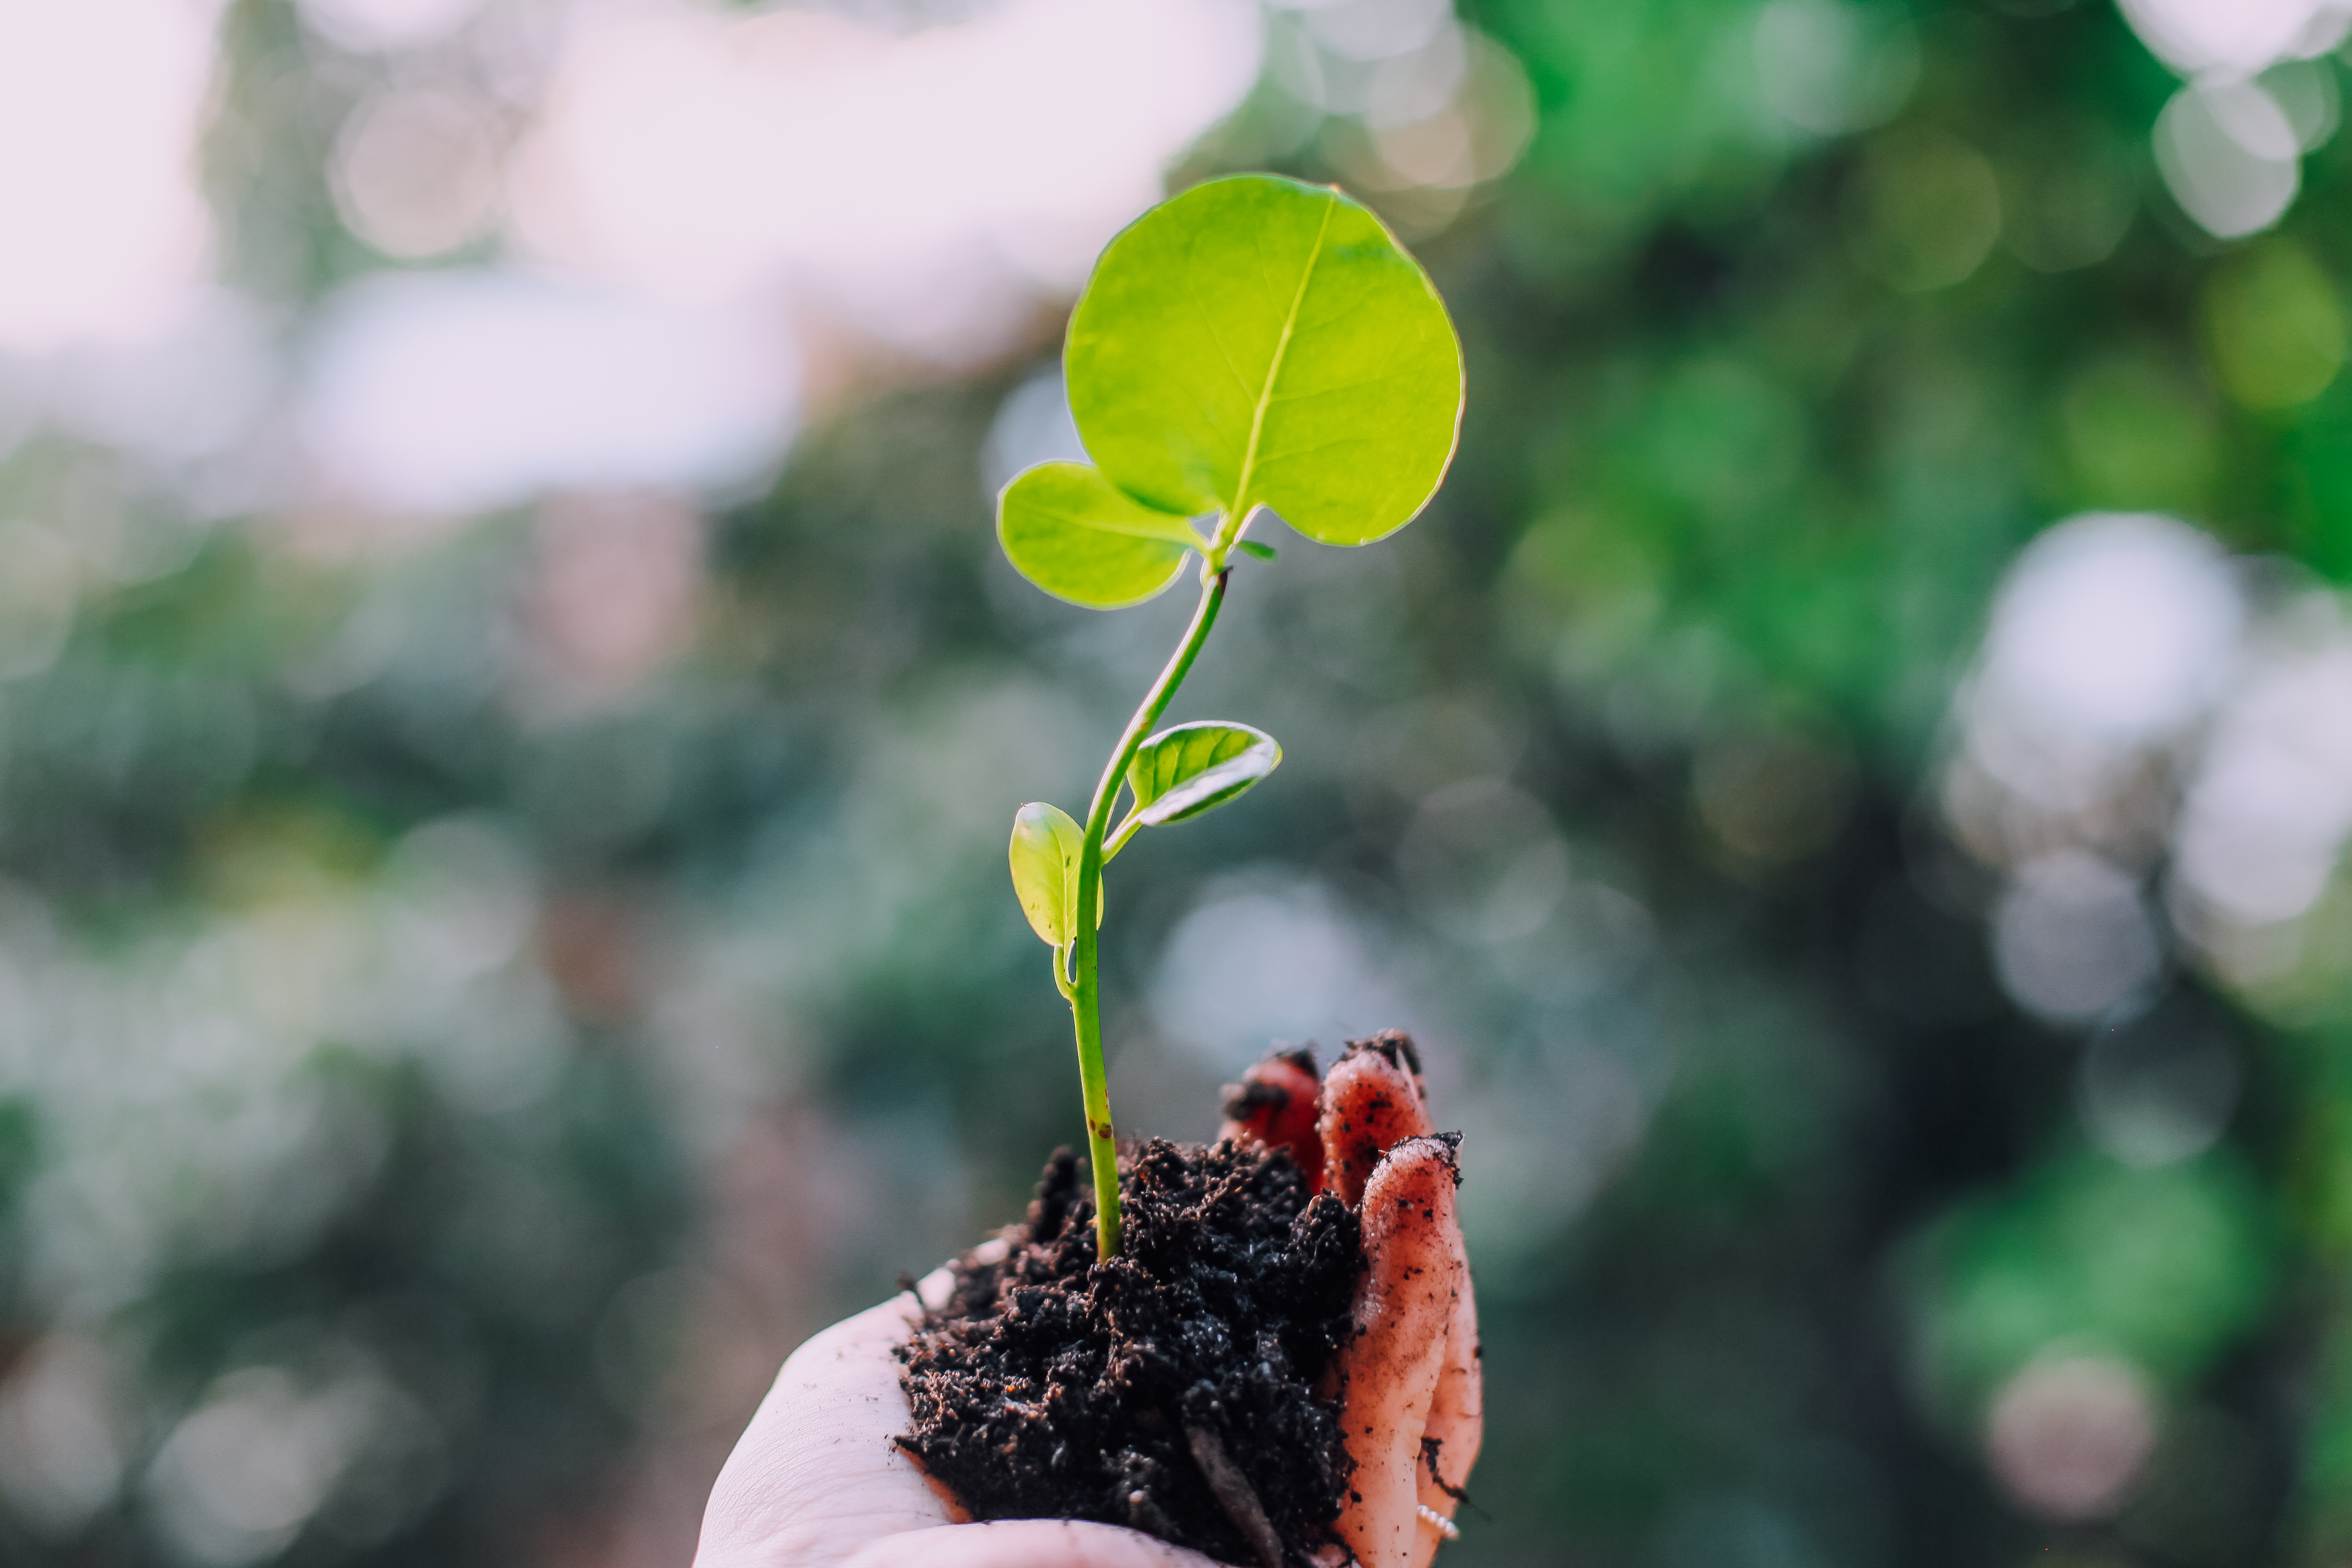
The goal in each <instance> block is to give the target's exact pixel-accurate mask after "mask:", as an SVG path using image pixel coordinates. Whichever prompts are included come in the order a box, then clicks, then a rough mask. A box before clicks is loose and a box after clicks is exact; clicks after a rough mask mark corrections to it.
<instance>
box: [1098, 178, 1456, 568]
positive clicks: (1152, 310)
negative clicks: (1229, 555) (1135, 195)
mask: <svg viewBox="0 0 2352 1568" xmlns="http://www.w3.org/2000/svg"><path fill="white" fill-rule="evenodd" d="M1065 365H1066V374H1067V380H1068V384H1069V393H1070V412H1071V414H1072V415H1073V416H1075V417H1076V421H1077V426H1078V433H1079V435H1080V436H1081V437H1084V438H1085V441H1086V444H1087V451H1088V452H1089V453H1090V454H1092V456H1093V458H1094V459H1095V461H1096V462H1097V463H1098V464H1100V465H1101V467H1102V471H1103V473H1104V475H1105V476H1106V477H1107V478H1108V479H1109V480H1110V482H1111V483H1113V484H1115V485H1116V486H1118V488H1119V489H1122V490H1125V491H1127V492H1128V493H1129V494H1130V495H1132V496H1134V497H1136V498H1137V499H1138V500H1141V501H1143V502H1145V503H1147V504H1149V505H1150V506H1153V507H1157V508H1159V509H1160V510H1162V511H1167V512H1179V513H1183V514H1185V515H1188V516H1189V515H1194V514H1198V513H1201V512H1205V511H1212V510H1223V511H1227V512H1237V513H1243V514H1246V513H1247V511H1248V510H1250V509H1251V508H1253V507H1255V506H1258V505H1260V504H1263V505H1265V506H1267V507H1271V508H1272V509H1273V510H1275V511H1276V513H1277V514H1279V515H1280V516H1281V518H1282V520H1283V521H1285V522H1286V523H1288V524H1289V525H1290V526H1291V527H1293V528H1295V529H1297V531H1299V532H1301V533H1304V534H1306V535H1307V537H1308V538H1310V539H1316V540H1319V541H1321V542H1324V543H1326V544H1363V543H1367V542H1370V541H1371V540H1375V539H1378V538H1381V536H1382V535H1384V534H1388V533H1391V532H1393V531H1396V530H1397V529H1399V528H1402V527H1403V526H1404V525H1405V524H1406V523H1408V522H1410V521H1412V519H1413V517H1414V515H1415V514H1416V513H1418V512H1419V511H1420V510H1421V509H1422V508H1423V506H1424V505H1426V504H1427V503H1428V500H1429V498H1430V497H1431V496H1432V495H1433V494H1434V493H1435V492H1436V489H1437V485H1438V481H1439V480H1440V479H1443V478H1444V474H1445V468H1446V465H1447V464H1448V463H1449V462H1451V461H1452V460H1453V457H1454V439H1455V436H1456V433H1457V430H1458V427H1459V426H1460V423H1461V414H1462V349H1461V345H1460V343H1459V342H1457V340H1456V339H1455V337H1454V324H1453V322H1452V321H1450V320H1449V319H1448V318H1447V316H1446V313H1445V307H1444V303H1443V302H1442V301H1441V300H1439V299H1438V297H1437V290H1436V289H1435V288H1434V287H1433V285H1432V284H1431V283H1430V280H1429V277H1428V275H1427V274H1426V273H1424V272H1423V271H1422V269H1421V267H1420V265H1419V264H1418V263H1417V262H1415V261H1414V260H1413V259H1412V257H1410V256H1408V255H1406V254H1405V253H1404V251H1403V249H1402V247H1399V246H1398V244H1397V242H1396V241H1395V239H1394V238H1393V237H1391V235H1390V234H1389V232H1388V230H1387V229H1385V228H1384V227H1382V226H1381V222H1380V220H1379V219H1378V218H1376V217H1374V216H1372V215H1371V214H1370V212H1368V211H1366V210H1365V209H1364V208H1363V207H1362V206H1360V205H1358V204H1357V203H1355V202H1353V201H1351V200H1349V198H1348V197H1346V196H1344V195H1340V194H1339V193H1338V192H1337V191H1333V190H1329V189H1327V188H1325V187H1323V186H1319V185H1307V184H1299V183H1298V182H1297V181H1295V180H1285V179H1276V178H1274V177H1272V176H1270V175H1264V174H1244V175H1238V176H1235V177H1234V178H1231V179H1223V180H1213V181H1211V182H1209V183H1208V184H1202V185H1196V186H1194V187H1193V188H1192V190H1189V191H1187V192H1185V193H1184V194H1183V195H1180V196H1178V197H1176V198H1174V199H1173V200H1171V201H1169V202H1165V203H1162V204H1161V205H1159V206H1157V207H1154V208H1153V209H1152V210H1151V211H1150V212H1148V213H1146V214H1145V215H1144V216H1142V217H1140V218H1139V219H1138V220H1137V221H1136V222H1135V223H1134V224H1133V225H1132V226H1129V228H1128V229H1127V230H1126V231H1125V232H1124V233H1122V234H1120V235H1119V236H1118V238H1116V239H1114V240H1112V241H1111V243H1110V246H1109V247H1108V249H1106V250H1105V251H1104V252H1103V255H1102V258H1101V259H1100V260H1099V261H1098V262H1097V263H1096V266H1095V272H1094V277H1093V278H1092V279H1091V280H1089V281H1088V283H1087V291H1086V294H1085V296H1084V297H1083V298H1081V299H1080V300H1079V301H1078V305H1077V309H1076V312H1075V313H1074V314H1073V315H1072V316H1071V319H1070V331H1069V341H1068V347H1067V350H1066V355H1065Z"/></svg>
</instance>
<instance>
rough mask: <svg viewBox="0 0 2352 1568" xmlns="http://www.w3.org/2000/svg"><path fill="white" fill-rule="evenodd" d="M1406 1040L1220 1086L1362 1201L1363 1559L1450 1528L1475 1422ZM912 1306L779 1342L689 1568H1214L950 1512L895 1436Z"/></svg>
mask: <svg viewBox="0 0 2352 1568" xmlns="http://www.w3.org/2000/svg"><path fill="white" fill-rule="evenodd" d="M1396 1038H1398V1039H1401V1037H1396ZM1410 1050H1411V1047H1410V1046H1405V1047H1403V1049H1402V1052H1400V1051H1399V1050H1398V1049H1397V1048H1396V1047H1395V1046H1394V1045H1392V1044H1389V1043H1388V1041H1387V1040H1385V1039H1384V1041H1383V1043H1382V1045H1381V1047H1373V1048H1369V1049H1364V1050H1359V1051H1353V1052H1351V1053H1350V1055H1349V1057H1348V1058H1345V1059H1343V1060H1342V1061H1341V1062H1340V1063H1339V1064H1338V1065H1337V1066H1336V1067H1335V1068H1333V1069H1332V1072H1331V1075H1330V1079H1329V1081H1328V1085H1324V1086H1318V1085H1316V1083H1315V1081H1314V1079H1313V1077H1312V1075H1311V1074H1310V1073H1307V1071H1306V1069H1305V1068H1303V1067H1302V1066H1300V1065H1299V1064H1298V1063H1297V1062H1296V1061H1287V1062H1286V1060H1285V1058H1273V1059H1271V1060H1270V1061H1268V1062H1266V1063H1262V1064H1260V1066H1259V1067H1258V1068H1253V1069H1252V1072H1251V1074H1250V1075H1249V1077H1248V1079H1245V1080H1244V1090H1243V1092H1242V1094H1241V1095H1239V1096H1237V1097H1236V1099H1235V1101H1234V1110H1236V1111H1237V1112H1238V1113H1239V1114H1240V1115H1241V1118H1242V1119H1241V1120H1238V1121H1231V1122H1228V1123H1227V1126H1226V1128H1225V1132H1226V1134H1227V1135H1229V1136H1235V1137H1239V1138H1242V1139H1244V1140H1246V1141H1251V1142H1262V1143H1267V1144H1270V1145H1277V1146H1281V1147H1286V1148H1289V1149H1290V1150H1291V1151H1292V1153H1293V1156H1294V1158H1296V1159H1297V1160H1298V1163H1299V1164H1300V1165H1301V1167H1302V1169H1307V1170H1309V1171H1310V1172H1311V1173H1316V1174H1318V1176H1325V1175H1328V1179H1329V1181H1330V1184H1331V1190H1332V1191H1334V1192H1335V1193H1337V1194H1339V1196H1341V1197H1343V1198H1345V1199H1347V1200H1348V1201H1349V1202H1350V1203H1351V1204H1360V1205H1361V1214H1362V1216H1363V1237H1364V1248H1365V1253H1366V1257H1367V1261H1368V1265H1369V1266H1368V1267H1367V1268H1366V1270H1365V1272H1364V1275H1363V1277H1362V1279H1361V1280H1360V1282H1359V1284H1358V1288H1357V1292H1356V1322H1357V1325H1358V1328H1359V1333H1358V1335H1357V1337H1356V1339H1355V1340H1354V1341H1353V1342H1351V1343H1350V1344H1349V1346H1348V1348H1347V1349H1346V1350H1345V1351H1344V1352H1341V1356H1340V1366H1341V1369H1342V1372H1343V1373H1344V1378H1343V1383H1342V1384H1341V1387H1342V1388H1343V1389H1344V1393H1343V1394H1341V1388H1334V1389H1332V1390H1330V1391H1329V1392H1331V1393H1334V1394H1341V1396H1342V1397H1343V1400H1344V1404H1343V1418H1344V1420H1345V1423H1346V1426H1345V1429H1346V1432H1347V1434H1348V1446H1349V1453H1350V1455H1351V1456H1352V1457H1353V1458H1355V1460H1356V1463H1357V1470H1356V1475H1355V1478H1354V1480H1353V1482H1352V1483H1351V1485H1352V1490H1353V1493H1354V1499H1353V1500H1351V1501H1350V1502H1349V1505H1348V1507H1347V1509H1346V1510H1345V1511H1344V1512H1343V1513H1342V1515H1341V1517H1340V1519H1339V1523H1338V1526H1337V1530H1338V1533H1339V1539H1340V1540H1341V1541H1342V1542H1344V1543H1345V1544H1346V1546H1347V1548H1348V1550H1349V1552H1353V1554H1354V1555H1355V1557H1356V1558H1357V1560H1358V1561H1359V1562H1360V1563H1362V1564H1363V1565H1364V1568H1425V1565H1426V1564H1427V1563H1428V1562H1429V1560H1430V1558H1431V1557H1432V1556H1433V1554H1434V1552H1435V1551H1436V1549H1437V1546H1438V1544H1439V1542H1440V1540H1441V1538H1442V1535H1443V1534H1444V1533H1449V1532H1450V1520H1451V1517H1452V1514H1453V1511H1454V1495H1455V1493H1456V1492H1458V1489H1459V1488H1460V1486H1461V1483H1462V1481H1463V1479H1465V1477H1466V1476H1467V1475H1468V1473H1469V1469H1470V1465H1471V1462H1472V1460H1474V1459H1475V1458H1476V1456H1477V1448H1478V1438H1479V1429H1480V1415H1479V1409H1480V1405H1479V1384H1478V1366H1477V1346H1476V1333H1477V1327H1476V1311H1475V1306H1474V1305H1473V1303H1472V1301H1471V1298H1470V1288H1469V1272H1468V1268H1467V1266H1466V1263H1465V1258H1464V1253H1463V1248H1462V1238H1461V1231H1460V1227H1459V1226H1458V1225H1457V1224H1456V1222H1455V1218H1454V1157H1453V1150H1452V1148H1451V1147H1450V1146H1449V1145H1448V1144H1446V1143H1444V1142H1442V1141H1440V1140H1437V1139H1434V1138H1432V1137H1430V1136H1429V1135H1428V1133H1429V1119H1428V1114H1427V1110H1426V1106H1425V1100H1424V1098H1423V1093H1422V1089H1421V1086H1420V1084H1419V1082H1418V1074H1417V1073H1413V1072H1412V1071H1411V1070H1409V1068H1410V1064H1411V1057H1410ZM990 1245H991V1246H1000V1245H1001V1244H999V1243H991V1244H990ZM949 1289H950V1275H949V1272H948V1270H946V1269H944V1268H941V1269H939V1270H937V1271H935V1272H934V1273H932V1274H931V1275H930V1276H929V1278H928V1279H924V1280H923V1281H922V1282H921V1283H920V1284H919V1286H918V1287H917V1290H918V1292H919V1295H920V1297H921V1300H922V1301H923V1303H924V1304H925V1305H928V1306H932V1307H937V1306H939V1305H940V1304H943V1303H944V1302H945V1300H947V1296H948V1291H949ZM920 1317H921V1308H920V1307H919V1306H918V1305H917V1304H916V1302H915V1301H914V1300H909V1299H908V1297H906V1296H903V1295H902V1296H899V1297H898V1298H895V1299H894V1300H889V1301H886V1302H884V1303H883V1304H882V1305H880V1306H878V1307H874V1308H871V1309H869V1310H866V1311H864V1312H860V1313H858V1314H857V1315H856V1317H853V1318H848V1319H845V1320H844V1321H841V1322H839V1323H836V1324H835V1325H834V1326H833V1327H832V1328H830V1329H827V1330H825V1331H824V1332H823V1333H820V1334H818V1335H817V1336H816V1337H815V1338H814V1339H812V1340H810V1341H809V1342H807V1343H805V1344H803V1346H801V1348H800V1349H799V1350H797V1351H795V1352H793V1355H792V1358H791V1359H790V1360H789V1361H787V1362H786V1363H784V1367H783V1370H782V1372H781V1373H778V1374H777V1377H776V1381H775V1384H774V1385H773V1386H772V1387H771V1388H770V1390H769V1392H768V1395H767V1397H766V1399H764V1400H763V1401H762V1402H761V1405H760V1409H759V1411H758V1413H757V1414H756V1415H753V1416H752V1418H751V1426H750V1427H749V1428H748V1429H747V1430H746V1431H745V1432H744V1434H743V1436H742V1438H741V1440H740V1442H738V1443H737V1445H736V1447H735V1451H734V1453H733V1454H732V1455H731V1456H730V1457H729V1458H728V1461H727V1465H726V1468H724V1469H723V1470H722V1471H721V1472H720V1473H719V1481H718V1484H717V1485H716V1486H715V1487H714V1488H713V1489H712V1491H711V1497H710V1504H709V1511H708V1512H707V1513H706V1514H705V1516H704V1519H703V1526H702V1540H701V1544H700V1547H699V1549H698V1552H697V1554H696V1557H695V1568H1213V1565H1212V1564H1211V1563H1210V1560H1209V1559H1207V1558H1205V1557H1202V1556H1201V1555H1200V1554H1199V1553H1197V1552H1187V1551H1184V1550H1182V1549H1181V1548H1179V1547H1175V1546H1171V1545H1169V1544H1168V1543H1167V1542H1162V1541H1160V1540H1158V1539H1157V1538H1155V1537H1152V1536H1150V1535H1145V1534H1143V1533H1141V1532H1139V1531H1132V1530H1127V1529H1123V1528H1120V1527H1118V1526H1115V1525H1108V1524H1095V1523H1090V1522H1087V1521H1072V1520H1005V1521H993V1522H989V1523H971V1522H966V1521H965V1516H964V1514H963V1512H962V1510H961V1509H960V1508H958V1507H957V1506H956V1505H955V1503H954V1502H953V1500H951V1499H950V1498H949V1497H947V1496H946V1495H945V1494H944V1492H943V1491H942V1490H941V1489H939V1488H937V1487H936V1486H934V1485H933V1484H932V1483H931V1482H930V1481H929V1479H927V1478H926V1477H925V1476H924V1474H923V1472H922V1470H921V1469H920V1468H919V1467H918V1466H917V1465H916V1464H915V1463H914V1461H913V1460H912V1459H910V1458H908V1456H907V1455H906V1453H905V1452H904V1451H903V1450H902V1449H900V1448H899V1447H898V1445H897V1443H896V1442H895V1441H893V1439H895V1438H897V1437H898V1436H899V1435H901V1434H902V1433H904V1432H905V1431H906V1430H907V1429H908V1407H907V1400H906V1395H905V1394H904V1393H902V1392H901V1390H900V1388H899V1384H898V1374H899V1370H900V1369H899V1365H898V1361H897V1359H896V1356H895V1354H894V1352H895V1351H896V1349H897V1347H898V1345H900V1344H901V1343H903V1342H905V1341H906V1340H907V1338H908V1335H909V1334H910V1333H912V1332H913V1331H914V1329H915V1327H916V1325H917V1323H918V1322H919V1320H920ZM1424 1509H1425V1510H1428V1512H1429V1513H1430V1514H1433V1515H1435V1516H1437V1518H1438V1519H1441V1520H1444V1521H1449V1522H1448V1524H1446V1525H1440V1524H1438V1523H1436V1522H1433V1521H1432V1520H1431V1519H1430V1518H1429V1517H1427V1516H1426V1515H1424V1513H1423V1511H1422V1510H1424ZM1328 1556H1329V1557H1330V1559H1331V1560H1332V1562H1333V1563H1338V1562H1339V1561H1342V1560H1343V1559H1342V1558H1341V1555H1340V1553H1339V1552H1338V1551H1337V1550H1336V1549H1332V1550H1330V1551H1329V1552H1328Z"/></svg>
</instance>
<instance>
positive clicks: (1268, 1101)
mask: <svg viewBox="0 0 2352 1568" xmlns="http://www.w3.org/2000/svg"><path fill="white" fill-rule="evenodd" d="M1322 1089H1323V1086H1322V1084H1321V1083H1320V1082H1319V1081H1318V1079H1316V1076H1315V1053H1314V1052H1312V1051H1276V1052H1275V1053H1274V1054H1273V1055H1271V1056H1269V1057H1267V1058H1265V1060H1264V1061H1261V1062H1257V1063H1255V1064H1254V1065H1253V1066H1252V1067H1251V1068H1250V1069H1249V1070H1248V1071H1247V1072H1245V1073H1244V1074H1242V1080H1241V1082H1239V1083H1237V1084H1228V1085H1227V1086H1226V1087H1225V1094H1224V1112H1225V1121H1224V1125H1223V1126H1222V1127H1220V1128H1218V1129H1217V1136H1218V1137H1220V1138H1231V1139H1233V1140H1234V1142H1238V1143H1259V1144H1263V1145H1265V1147H1266V1148H1269V1149H1287V1150H1288V1151H1289V1152H1290V1157H1291V1159H1292V1160H1293V1161H1295V1162H1296V1163H1297V1166H1298V1168H1299V1170H1300V1171H1302V1172H1304V1173H1306V1176H1307V1192H1308V1193H1309V1194H1314V1193H1319V1192H1321V1191H1322V1190H1323V1139H1322V1135H1321V1133H1320V1132H1319V1131H1318V1130H1317V1125H1316V1121H1317V1115H1318V1110H1320V1105H1321V1100H1322Z"/></svg>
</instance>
